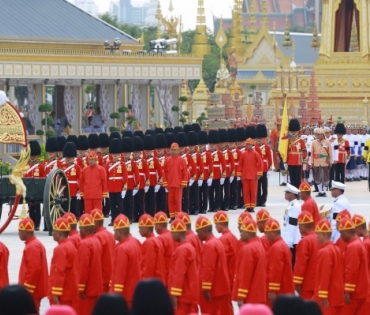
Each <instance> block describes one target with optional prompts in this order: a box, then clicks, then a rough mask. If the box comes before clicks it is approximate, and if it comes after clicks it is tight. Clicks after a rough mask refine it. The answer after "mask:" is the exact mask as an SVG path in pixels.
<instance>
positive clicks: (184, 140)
mask: <svg viewBox="0 0 370 315" xmlns="http://www.w3.org/2000/svg"><path fill="white" fill-rule="evenodd" d="M176 142H177V144H178V145H179V147H180V148H181V147H182V148H183V147H187V146H188V137H187V136H186V133H185V132H179V133H177V134H176Z"/></svg>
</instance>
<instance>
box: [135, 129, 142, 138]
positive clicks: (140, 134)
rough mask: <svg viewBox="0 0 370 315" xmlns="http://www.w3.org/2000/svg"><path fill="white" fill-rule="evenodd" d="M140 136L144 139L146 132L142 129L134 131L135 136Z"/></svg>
mask: <svg viewBox="0 0 370 315" xmlns="http://www.w3.org/2000/svg"><path fill="white" fill-rule="evenodd" d="M135 136H136V137H140V138H141V140H143V139H144V132H143V131H142V130H135V131H134V137H135Z"/></svg>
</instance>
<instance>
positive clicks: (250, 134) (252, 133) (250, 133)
mask: <svg viewBox="0 0 370 315" xmlns="http://www.w3.org/2000/svg"><path fill="white" fill-rule="evenodd" d="M245 135H246V139H248V138H251V139H256V138H257V134H256V128H254V127H253V126H247V128H246V129H245Z"/></svg>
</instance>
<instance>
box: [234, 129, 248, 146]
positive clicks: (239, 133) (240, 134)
mask: <svg viewBox="0 0 370 315" xmlns="http://www.w3.org/2000/svg"><path fill="white" fill-rule="evenodd" d="M236 133H237V137H238V142H243V141H245V140H246V139H247V134H246V133H245V129H244V128H243V127H238V128H236Z"/></svg>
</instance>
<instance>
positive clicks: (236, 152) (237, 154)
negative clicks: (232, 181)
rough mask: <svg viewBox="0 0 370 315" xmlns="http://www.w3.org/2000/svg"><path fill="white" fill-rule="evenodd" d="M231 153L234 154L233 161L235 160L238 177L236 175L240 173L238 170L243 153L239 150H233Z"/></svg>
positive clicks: (235, 170) (235, 171)
mask: <svg viewBox="0 0 370 315" xmlns="http://www.w3.org/2000/svg"><path fill="white" fill-rule="evenodd" d="M231 152H232V154H233V160H234V176H236V173H237V172H238V169H239V159H240V156H241V152H240V150H239V149H233V150H232V151H231Z"/></svg>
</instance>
